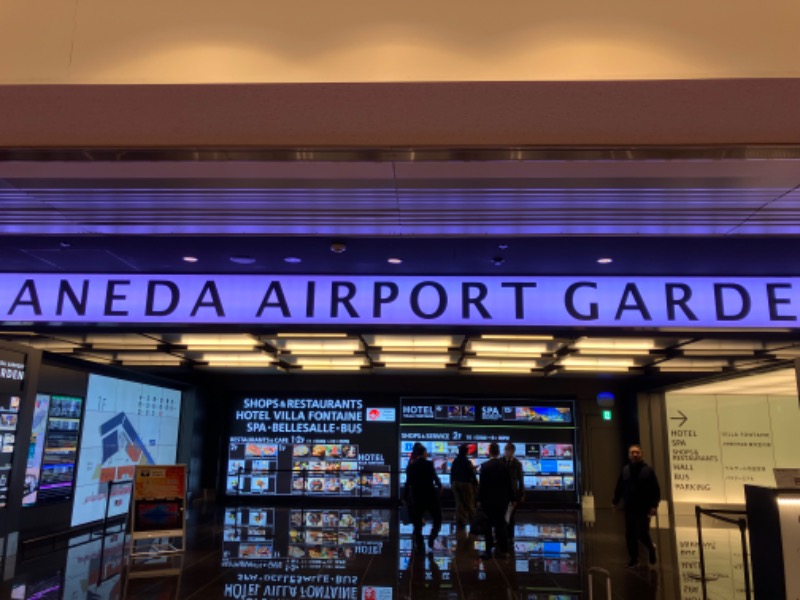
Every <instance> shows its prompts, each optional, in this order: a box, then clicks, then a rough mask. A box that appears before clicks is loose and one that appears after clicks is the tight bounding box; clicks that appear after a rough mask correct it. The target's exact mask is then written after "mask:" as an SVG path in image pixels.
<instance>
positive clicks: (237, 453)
mask: <svg viewBox="0 0 800 600" xmlns="http://www.w3.org/2000/svg"><path fill="white" fill-rule="evenodd" d="M396 420H397V419H396V410H395V408H394V407H393V406H388V405H386V403H381V402H371V401H368V400H365V399H363V398H286V397H284V398H269V397H251V398H242V399H240V400H238V401H236V402H234V409H233V413H232V415H231V425H230V434H231V435H230V438H229V440H228V462H227V471H226V473H227V476H226V493H227V494H228V495H234V496H235V495H239V496H271V495H279V496H283V495H296V496H319V497H328V498H330V497H371V498H389V497H390V496H391V494H392V473H391V472H392V470H393V465H395V464H396V463H394V461H393V460H392V457H393V456H394V454H395V452H394V443H393V442H394V440H395V439H396V435H397V429H396V427H397V425H396Z"/></svg>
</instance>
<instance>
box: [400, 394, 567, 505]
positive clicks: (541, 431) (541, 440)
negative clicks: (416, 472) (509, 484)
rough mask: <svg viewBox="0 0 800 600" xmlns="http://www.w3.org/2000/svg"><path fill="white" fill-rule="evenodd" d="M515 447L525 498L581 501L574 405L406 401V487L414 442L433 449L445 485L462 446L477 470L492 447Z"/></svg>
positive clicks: (403, 462)
mask: <svg viewBox="0 0 800 600" xmlns="http://www.w3.org/2000/svg"><path fill="white" fill-rule="evenodd" d="M491 442H497V443H498V444H499V445H500V449H501V451H502V450H503V448H504V446H505V445H506V444H508V443H512V444H514V446H515V448H516V452H515V455H516V457H517V458H518V459H519V461H520V462H521V463H522V470H523V475H524V485H525V490H526V496H527V498H528V499H530V500H534V501H541V502H553V503H565V502H566V503H574V502H577V484H576V475H577V468H576V465H577V461H576V451H575V406H574V403H573V402H571V401H545V400H531V399H520V400H509V399H490V398H482V399H468V398H404V399H403V401H402V420H401V423H400V440H399V446H400V448H399V449H400V471H401V483H403V482H404V477H405V475H404V471H405V469H406V467H407V465H408V461H409V457H410V454H411V450H412V448H413V446H414V444H415V443H421V444H422V445H423V446H425V447H426V448H427V450H428V457H429V458H430V460H432V461H433V466H434V469H435V470H436V472H437V474H438V475H439V478H440V479H441V481H442V484H443V487H444V488H445V489H448V488H449V487H450V468H451V466H452V463H453V460H454V459H455V457H456V455H457V453H458V447H459V446H460V445H462V444H465V445H466V446H467V455H468V457H469V459H470V461H471V462H472V464H473V465H474V466H475V468H476V470H477V469H479V468H480V465H481V464H482V463H483V462H485V461H486V460H488V452H489V444H490V443H491Z"/></svg>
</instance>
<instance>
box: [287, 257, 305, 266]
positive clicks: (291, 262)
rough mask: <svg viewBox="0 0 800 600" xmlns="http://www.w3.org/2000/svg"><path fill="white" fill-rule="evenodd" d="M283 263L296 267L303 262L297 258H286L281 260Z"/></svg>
mask: <svg viewBox="0 0 800 600" xmlns="http://www.w3.org/2000/svg"><path fill="white" fill-rule="evenodd" d="M283 262H287V263H289V264H290V265H296V264H299V263H301V262H303V259H302V258H300V257H299V256H287V257H286V258H284V259H283Z"/></svg>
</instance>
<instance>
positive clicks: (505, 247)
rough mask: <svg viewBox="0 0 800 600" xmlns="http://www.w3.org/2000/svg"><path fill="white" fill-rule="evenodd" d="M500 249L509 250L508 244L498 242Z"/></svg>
mask: <svg viewBox="0 0 800 600" xmlns="http://www.w3.org/2000/svg"><path fill="white" fill-rule="evenodd" d="M497 248H498V249H499V250H508V244H497Z"/></svg>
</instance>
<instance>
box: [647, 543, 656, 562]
mask: <svg viewBox="0 0 800 600" xmlns="http://www.w3.org/2000/svg"><path fill="white" fill-rule="evenodd" d="M648 558H649V559H650V564H651V565H654V564H656V560H657V559H658V554H657V552H656V545H655V544H653V546H652V547H651V548H650V553H649V556H648Z"/></svg>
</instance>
